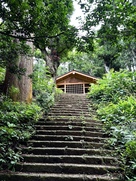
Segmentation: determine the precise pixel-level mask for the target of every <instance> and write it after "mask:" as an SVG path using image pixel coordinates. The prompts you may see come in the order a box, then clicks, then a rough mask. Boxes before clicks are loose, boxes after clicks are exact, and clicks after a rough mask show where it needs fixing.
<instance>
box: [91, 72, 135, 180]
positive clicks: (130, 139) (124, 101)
mask: <svg viewBox="0 0 136 181" xmlns="http://www.w3.org/2000/svg"><path fill="white" fill-rule="evenodd" d="M135 96H136V72H129V71H127V70H126V71H120V72H113V71H111V72H110V73H109V74H106V75H105V76H104V77H103V79H101V80H99V81H98V84H96V85H92V86H91V88H90V92H89V94H88V97H89V98H90V99H91V100H92V101H93V102H94V103H95V105H96V107H97V115H98V117H99V119H101V120H102V121H103V123H104V129H105V130H106V132H107V133H109V134H110V136H111V138H110V139H109V141H108V142H109V145H110V146H112V147H114V148H115V149H116V150H117V151H118V153H120V156H121V159H122V160H123V163H124V170H125V178H126V180H128V181H134V180H135V176H134V175H135V174H134V173H135V171H136V141H135V140H136V97H135Z"/></svg>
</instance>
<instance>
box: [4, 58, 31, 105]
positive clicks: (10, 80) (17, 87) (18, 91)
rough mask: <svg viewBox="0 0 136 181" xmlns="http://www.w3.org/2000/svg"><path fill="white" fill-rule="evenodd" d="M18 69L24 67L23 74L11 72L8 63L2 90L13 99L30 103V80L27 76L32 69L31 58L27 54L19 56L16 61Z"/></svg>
mask: <svg viewBox="0 0 136 181" xmlns="http://www.w3.org/2000/svg"><path fill="white" fill-rule="evenodd" d="M16 65H17V67H18V68H19V69H24V70H25V72H24V75H21V76H20V77H19V76H18V74H14V73H11V71H10V68H11V67H12V66H13V65H9V66H8V68H7V69H6V75H5V82H4V92H5V93H6V94H7V95H9V96H10V97H11V98H12V99H13V101H20V102H26V103H30V102H31V101H32V80H31V78H30V77H29V76H30V75H31V74H32V71H33V58H32V57H28V56H27V55H21V56H19V60H18V62H17V63H16Z"/></svg>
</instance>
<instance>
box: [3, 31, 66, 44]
mask: <svg viewBox="0 0 136 181" xmlns="http://www.w3.org/2000/svg"><path fill="white" fill-rule="evenodd" d="M64 33H65V32H61V33H59V34H57V35H54V36H47V35H43V36H30V37H26V36H19V35H13V34H8V33H6V32H3V31H0V34H2V35H4V36H8V37H11V38H17V39H20V40H27V41H29V42H33V41H34V39H40V38H57V37H59V36H60V35H62V34H64Z"/></svg>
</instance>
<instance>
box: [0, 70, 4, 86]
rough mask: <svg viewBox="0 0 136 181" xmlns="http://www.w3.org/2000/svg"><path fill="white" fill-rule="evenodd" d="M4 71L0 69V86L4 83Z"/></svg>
mask: <svg viewBox="0 0 136 181" xmlns="http://www.w3.org/2000/svg"><path fill="white" fill-rule="evenodd" d="M4 77H5V69H4V68H2V67H0V84H1V83H2V82H3V81H4Z"/></svg>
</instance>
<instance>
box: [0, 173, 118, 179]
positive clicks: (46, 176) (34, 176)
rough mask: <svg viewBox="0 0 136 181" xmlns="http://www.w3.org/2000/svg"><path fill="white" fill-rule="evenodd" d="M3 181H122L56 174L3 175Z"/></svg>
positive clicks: (107, 175)
mask: <svg viewBox="0 0 136 181" xmlns="http://www.w3.org/2000/svg"><path fill="white" fill-rule="evenodd" d="M0 178H1V179H2V181H121V180H120V179H119V178H118V177H117V174H115V176H112V175H110V174H104V175H87V174H64V173H61V174H56V173H31V174H30V173H27V172H26V173H22V172H16V173H14V172H13V173H12V172H11V173H7V174H6V173H1V174H0Z"/></svg>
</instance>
